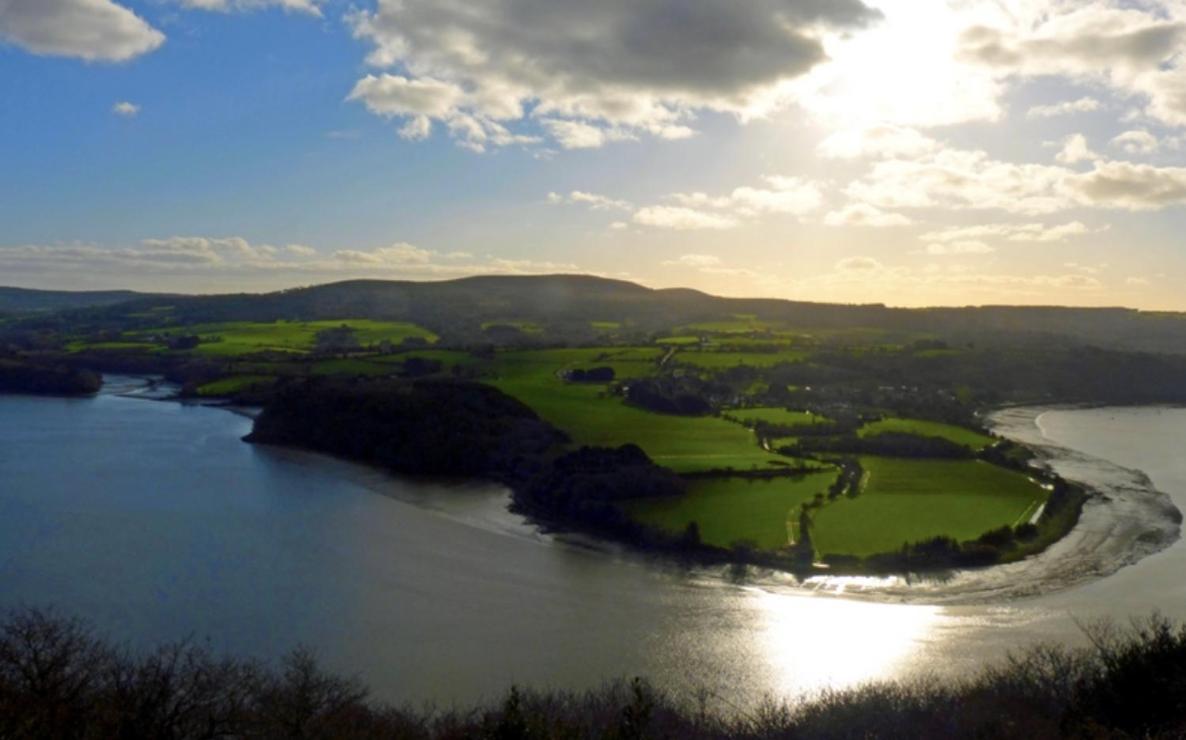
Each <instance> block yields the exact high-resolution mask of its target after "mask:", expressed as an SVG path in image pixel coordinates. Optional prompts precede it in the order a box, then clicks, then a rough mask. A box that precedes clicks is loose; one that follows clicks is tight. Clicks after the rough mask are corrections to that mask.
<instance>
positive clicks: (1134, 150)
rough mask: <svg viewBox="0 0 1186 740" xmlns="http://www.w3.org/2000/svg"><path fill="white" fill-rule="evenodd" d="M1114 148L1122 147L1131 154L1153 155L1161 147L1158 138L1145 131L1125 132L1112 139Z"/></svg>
mask: <svg viewBox="0 0 1186 740" xmlns="http://www.w3.org/2000/svg"><path fill="white" fill-rule="evenodd" d="M1112 146H1116V147H1120V148H1121V149H1123V150H1124V151H1126V152H1128V153H1129V154H1152V153H1153V152H1155V151H1157V150H1158V148H1159V147H1160V142H1158V140H1157V137H1156V136H1154V135H1153V134H1151V133H1149V132H1148V131H1145V130H1143V129H1138V130H1134V131H1125V132H1124V133H1122V134H1120V135H1119V136H1117V137H1116V138H1114V139H1112Z"/></svg>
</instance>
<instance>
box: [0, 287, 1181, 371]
mask: <svg viewBox="0 0 1186 740" xmlns="http://www.w3.org/2000/svg"><path fill="white" fill-rule="evenodd" d="M163 305H169V306H172V307H173V315H174V316H176V317H177V318H178V319H180V320H183V321H198V320H201V321H229V320H256V321H271V320H276V319H334V318H346V317H368V318H375V319H392V320H408V321H415V322H417V323H421V324H423V325H425V326H427V327H429V328H432V329H434V330H437V331H440V330H442V329H448V328H450V327H455V326H460V325H473V324H474V323H480V322H483V321H511V320H514V321H533V322H540V323H544V324H551V325H558V324H572V325H577V324H588V322H590V321H621V322H630V324H631V325H632V326H633V327H636V328H637V329H640V330H652V329H653V330H659V329H663V328H670V327H674V326H678V325H681V324H688V323H695V322H698V321H712V320H719V319H721V318H724V317H728V316H730V315H736V314H746V315H754V316H756V317H757V318H758V319H761V320H764V321H770V322H779V323H785V324H790V325H793V326H801V327H804V328H809V327H810V328H833V329H845V328H862V327H863V328H874V329H882V330H889V331H903V332H934V333H936V334H939V335H943V336H945V337H954V338H961V337H964V336H968V337H970V338H972V337H983V336H985V335H993V334H1007V335H1010V336H1016V335H1019V334H1020V335H1030V336H1033V337H1035V338H1039V337H1043V336H1050V337H1065V338H1068V339H1073V340H1076V341H1078V342H1084V343H1088V344H1096V345H1099V346H1102V347H1109V348H1116V349H1128V350H1143V351H1152V352H1172V353H1175V354H1178V353H1186V314H1183V313H1170V312H1146V311H1139V310H1136V309H1129V308H1070V307H1056V306H1052V307H1046V306H981V307H945V308H917V309H916V308H889V307H887V306H885V305H882V304H865V305H845V304H827V303H810V302H803V301H791V300H782V299H771V298H724V297H720V296H713V295H709V294H707V293H703V292H700V291H697V290H692V289H687V288H668V289H652V288H647V287H645V286H642V285H638V284H636V283H631V282H628V281H624V280H613V279H607V278H601V277H595V276H591V275H539V276H504V275H493V276H477V277H467V278H460V279H456V280H446V281H439V282H416V281H389V280H350V281H344V282H337V283H329V284H324V285H316V286H312V287H303V288H293V289H288V290H282V291H277V292H273V293H262V294H249V293H240V294H227V295H203V296H177V295H169V296H161V295H150V294H137V293H134V292H131V291H107V292H88V293H69V292H57V291H27V290H22V289H15V288H0V311H4V310H7V311H9V312H12V311H16V310H55V309H72V308H84V307H100V310H101V311H102V312H120V313H128V312H132V311H144V310H147V309H151V308H152V307H154V306H163Z"/></svg>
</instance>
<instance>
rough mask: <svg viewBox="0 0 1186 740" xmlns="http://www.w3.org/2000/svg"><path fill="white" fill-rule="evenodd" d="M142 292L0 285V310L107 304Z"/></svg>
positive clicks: (127, 298) (4, 311)
mask: <svg viewBox="0 0 1186 740" xmlns="http://www.w3.org/2000/svg"><path fill="white" fill-rule="evenodd" d="M144 296H145V294H144V293H136V292H135V291H131V290H99V291H67V290H31V289H29V288H5V287H0V313H30V312H34V311H61V310H64V309H71V308H87V307H92V306H110V305H112V304H116V303H126V302H128V301H132V300H135V299H137V298H142V297H144Z"/></svg>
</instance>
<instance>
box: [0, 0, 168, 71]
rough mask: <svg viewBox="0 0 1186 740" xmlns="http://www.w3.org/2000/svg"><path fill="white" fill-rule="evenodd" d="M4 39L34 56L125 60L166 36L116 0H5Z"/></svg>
mask: <svg viewBox="0 0 1186 740" xmlns="http://www.w3.org/2000/svg"><path fill="white" fill-rule="evenodd" d="M0 40H5V41H8V42H10V43H12V44H15V45H17V46H19V47H21V48H23V49H25V50H27V51H30V52H33V53H34V54H43V55H48V56H65V57H76V58H79V59H85V60H87V61H103V62H123V61H127V60H129V59H133V58H135V57H138V56H140V55H142V54H147V53H148V52H150V51H152V50H154V49H156V48H157V47H159V46H160V45H161V44H163V43H164V42H165V35H164V34H163V33H161V32H160V31H158V30H156V29H155V28H153V27H152V26H150V25H149V24H148V23H147V22H145V21H144V20H143V19H142V18H140V17H139V16H138V15H136V14H135V13H133V12H132V11H131V10H129V9H128V8H126V7H124V6H123V5H120V4H118V3H115V2H112V1H111V0H2V1H0Z"/></svg>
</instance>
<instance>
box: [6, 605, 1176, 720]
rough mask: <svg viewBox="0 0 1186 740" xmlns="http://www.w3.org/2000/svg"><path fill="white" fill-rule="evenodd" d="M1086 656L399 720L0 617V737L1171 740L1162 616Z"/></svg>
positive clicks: (1064, 651) (334, 696) (552, 697)
mask: <svg viewBox="0 0 1186 740" xmlns="http://www.w3.org/2000/svg"><path fill="white" fill-rule="evenodd" d="M1084 629H1085V631H1086V635H1087V638H1088V639H1087V641H1086V643H1087V645H1088V646H1087V647H1084V648H1078V649H1069V648H1062V647H1050V646H1045V647H1040V648H1030V649H1027V650H1023V651H1021V652H1018V653H1015V654H1014V655H1013V656H1012V657H1010V658H1009V659H1008V660H1006V661H1005V662H1002V663H999V664H995V665H990V666H986V667H984V668H982V669H981V670H980V672H978V673H976V674H974V675H972V676H970V677H967V678H963V679H954V680H953V679H938V678H935V679H929V680H922V681H918V680H915V681H910V682H892V681H882V682H877V683H870V684H866V685H863V686H861V687H860V688H856V689H849V690H840V691H832V692H828V693H826V694H824V695H821V696H818V697H814V698H811V699H807V700H802V701H796V702H795V703H785V702H784V703H778V702H775V701H773V700H770V699H766V700H764V701H762V700H760V699H759V698H758V697H755V704H757V705H758V707H759V708H758V710H757V711H752V712H742V711H737V709H736V708H734V707H730V706H725V705H716V704H715V703H714V702H713V700H712V699H711V698H710V697H707V696H705V697H700V700H699V701H698V702H697V701H693V700H691V699H689V698H686V697H683V698H681V697H679V696H677V695H674V694H671V693H668V692H665V691H662V690H660V689H657V688H655V687H653V686H652V685H650V684H649V683H647V682H646V681H643V680H641V679H638V678H636V679H634V680H632V681H629V682H625V681H614V682H610V683H607V684H605V685H603V686H602V687H601V688H599V689H594V690H592V691H586V692H580V693H575V692H564V691H547V690H542V691H524V690H520V689H518V688H514V687H512V688H511V689H510V690H509V691H508V692H507V693H506V694H505V695H504V696H503V698H502V699H501V700H500V701H498V702H496V703H493V704H490V705H488V706H484V707H475V708H472V709H468V710H457V709H455V710H452V711H448V712H439V711H432V710H413V709H406V708H405V709H396V708H393V707H390V706H386V705H383V704H381V703H379V702H377V701H374V700H372V699H371V698H370V697H369V694H368V691H367V689H366V687H365V686H363V685H362V684H361V683H359V682H358V681H357V680H349V679H345V678H342V677H340V676H337V675H334V674H331V673H329V672H327V671H325V670H324V669H322V668H321V667H320V665H319V664H318V662H317V661H316V660H315V659H314V658H313V657H312V655H310V654H309V653H308V652H307V651H297V652H294V653H292V654H291V655H289V656H288V657H287V658H286V659H285V660H283V661H282V662H281V663H280V664H279V665H278V666H274V665H269V664H264V663H259V662H255V661H249V660H242V659H237V658H227V657H221V656H216V655H214V654H212V653H211V652H210V651H209V650H207V649H205V648H202V647H199V646H196V645H193V644H187V643H181V644H174V645H165V646H162V647H160V648H158V649H156V650H154V651H151V652H147V653H144V654H132V653H129V652H127V651H126V650H121V649H117V648H115V647H114V646H112V645H110V644H109V643H106V642H104V641H102V640H100V639H98V638H97V637H95V635H94V632H93V631H92V630H91V629H90V628H88V627H87V626H86V625H84V624H82V623H80V622H78V621H76V620H72V619H67V618H63V617H60V616H56V615H53V614H49V613H45V612H39V611H33V610H21V611H17V612H13V613H11V614H9V615H8V616H7V617H6V618H3V619H0V737H5V738H72V739H76V740H90V739H91V738H96V739H98V738H103V739H104V740H106V738H161V739H163V740H169V739H173V740H182V739H185V740H189V739H191V738H192V739H194V740H197V739H199V738H223V737H228V738H229V737H234V738H251V739H261V740H263V739H267V740H272V739H275V740H280V739H281V738H283V739H285V740H289V739H291V738H310V739H312V738H318V739H320V738H325V739H326V740H329V739H330V738H333V739H334V740H355V739H358V740H362V739H370V738H390V739H392V740H453V739H454V738H492V739H496V740H529V739H530V738H615V739H616V740H642V739H643V738H676V737H678V738H687V739H688V740H726V739H728V738H748V739H749V740H776V739H778V738H804V739H805V740H813V739H814V738H867V737H890V738H897V737H902V738H905V737H909V738H936V739H937V738H950V737H992V738H1005V739H1007V740H1010V739H1012V738H1017V739H1019V740H1020V739H1025V740H1030V739H1031V738H1085V737H1091V738H1130V737H1131V738H1138V737H1139V738H1171V737H1182V736H1184V735H1186V713H1183V711H1182V708H1183V706H1186V628H1184V627H1183V626H1181V625H1177V624H1174V623H1171V622H1169V621H1167V620H1165V619H1163V618H1160V617H1150V618H1146V619H1139V620H1135V621H1134V622H1133V623H1132V626H1131V627H1129V628H1128V629H1121V628H1118V627H1116V626H1115V625H1114V624H1110V623H1095V624H1092V625H1088V626H1087V627H1085V628H1084Z"/></svg>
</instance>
